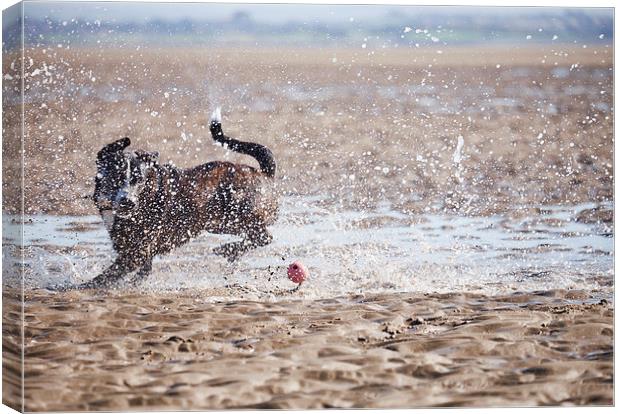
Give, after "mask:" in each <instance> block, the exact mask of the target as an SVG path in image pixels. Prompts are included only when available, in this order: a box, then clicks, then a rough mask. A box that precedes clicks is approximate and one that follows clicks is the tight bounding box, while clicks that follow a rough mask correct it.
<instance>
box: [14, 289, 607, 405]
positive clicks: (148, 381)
mask: <svg viewBox="0 0 620 414" xmlns="http://www.w3.org/2000/svg"><path fill="white" fill-rule="evenodd" d="M231 289H233V290H234V289H240V290H242V289H241V288H238V287H237V288H235V287H232V288H231ZM302 291H303V290H302ZM213 294H217V292H191V293H189V292H188V293H177V294H161V295H156V296H153V295H147V296H145V295H144V294H141V293H140V292H122V293H120V292H108V293H106V294H104V295H101V294H95V293H94V292H88V293H82V292H70V293H62V294H50V293H49V292H43V291H33V292H28V293H27V295H26V311H25V319H26V321H27V328H26V331H25V343H26V348H25V356H26V363H25V372H24V374H25V378H26V383H25V392H26V399H25V409H26V410H27V411H76V410H77V411H89V410H107V411H110V410H123V411H125V410H129V411H131V410H146V409H148V410H152V409H155V410H166V409H171V408H174V409H181V410H184V409H194V410H196V409H224V408H284V409H301V408H330V407H340V408H354V407H357V408H363V407H368V408H395V407H441V406H449V407H459V406H469V407H500V406H538V405H584V404H587V405H610V404H612V403H613V342H612V338H613V311H614V309H613V307H612V306H611V305H610V304H609V303H608V302H607V301H605V300H602V301H598V302H596V301H593V300H592V299H591V298H590V296H589V295H588V293H587V292H583V291H545V292H533V293H515V294H513V295H508V296H496V297H485V296H481V295H473V294H466V293H460V294H459V293H455V294H444V295H438V294H425V295H422V294H406V293H402V294H386V295H368V296H363V295H360V296H352V297H346V298H333V299H325V300H315V301H308V300H303V298H300V297H299V295H300V294H290V295H288V296H287V297H283V298H282V300H280V301H277V302H265V301H263V302H256V301H232V302H216V303H209V301H207V300H205V297H209V296H210V295H213ZM11 299H13V297H12V296H11V292H5V297H4V301H5V311H6V310H10V311H13V312H18V309H17V304H16V303H15V302H14V301H12V300H11ZM6 314H7V313H6V312H5V315H6ZM7 322H8V320H6V319H5V320H4V326H5V330H6V329H10V328H9V327H8V326H7ZM9 325H10V324H9ZM4 338H5V350H6V349H16V347H17V345H18V344H15V343H11V340H12V338H11V337H10V336H8V335H6V334H5V335H4ZM7 341H8V342H7ZM5 357H6V354H5ZM17 370H18V367H16V366H15V365H14V364H13V365H11V364H8V365H7V366H5V371H4V374H5V378H6V376H7V375H8V377H9V378H8V379H9V380H10V382H9V383H14V381H16V379H15V378H13V377H14V374H15V373H16V372H17ZM16 392H17V390H16V389H15V388H13V387H10V386H9V387H7V386H6V385H5V395H4V399H5V401H7V400H9V401H10V399H11V398H14V397H15V396H16V394H15V393H16Z"/></svg>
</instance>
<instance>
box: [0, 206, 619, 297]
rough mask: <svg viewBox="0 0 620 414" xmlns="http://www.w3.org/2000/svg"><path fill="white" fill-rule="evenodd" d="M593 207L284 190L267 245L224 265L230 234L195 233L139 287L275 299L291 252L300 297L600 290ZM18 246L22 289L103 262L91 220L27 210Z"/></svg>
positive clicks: (80, 273) (603, 268)
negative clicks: (408, 201) (365, 205)
mask: <svg viewBox="0 0 620 414" xmlns="http://www.w3.org/2000/svg"><path fill="white" fill-rule="evenodd" d="M595 206H596V205H594V204H588V205H579V206H572V207H566V206H562V207H559V206H558V207H548V206H545V207H543V208H544V209H545V213H546V214H545V215H535V216H528V217H525V218H524V217H520V218H518V219H517V218H510V217H507V216H493V217H462V216H440V215H407V214H402V213H399V212H396V211H393V210H392V209H391V208H390V206H389V205H382V206H380V207H379V208H378V209H376V210H375V211H363V212H362V211H339V210H335V209H334V210H332V209H325V208H322V207H320V199H319V198H308V197H304V198H302V197H287V198H286V199H285V200H284V203H283V207H282V213H281V216H280V218H279V220H278V222H277V223H276V224H275V225H274V226H273V227H272V228H271V229H272V232H273V235H274V242H273V243H272V244H271V245H269V246H267V247H264V248H259V249H256V250H254V251H252V252H250V253H249V254H247V255H245V256H244V257H243V258H242V259H240V260H239V261H238V262H237V263H235V264H229V263H228V262H227V261H226V260H225V259H223V258H221V257H219V256H215V255H214V254H212V253H211V249H212V248H213V247H215V246H217V245H219V244H220V243H223V242H226V241H230V240H233V239H235V238H234V237H232V236H218V235H212V234H207V233H205V234H203V235H201V236H200V237H198V238H196V239H195V240H193V241H192V242H191V243H189V244H187V245H185V246H182V247H180V248H178V249H176V250H175V251H174V252H173V253H172V254H170V255H167V256H163V257H158V258H156V259H155V261H154V266H153V273H152V275H151V276H150V277H149V279H148V281H147V282H145V284H144V286H141V287H140V289H142V290H146V291H160V290H183V289H219V290H220V291H224V292H225V291H226V286H230V285H238V286H243V287H244V290H245V292H247V293H248V294H249V295H250V297H254V298H257V299H269V298H276V297H277V295H278V294H277V293H274V292H282V291H283V290H285V289H290V288H292V287H294V285H293V284H292V283H291V282H290V281H289V280H288V279H287V277H286V266H287V265H288V264H289V263H290V262H292V261H293V260H301V261H303V262H304V263H305V264H306V266H307V267H308V268H309V270H310V275H311V276H310V279H309V280H308V281H307V282H306V283H305V284H304V286H303V287H302V289H301V293H300V295H301V296H303V297H307V298H325V297H334V296H339V295H346V294H352V293H355V294H357V293H371V292H372V293H377V292H395V291H411V292H455V291H471V292H479V293H486V294H498V293H509V292H513V291H535V290H546V289H586V290H589V291H591V292H594V294H595V295H599V296H601V297H610V296H611V295H612V294H613V233H612V232H613V230H612V229H610V228H607V227H606V226H605V225H603V224H584V223H581V222H577V221H576V220H575V217H576V215H577V214H578V213H579V212H580V211H582V210H584V209H589V208H592V207H595ZM605 207H608V208H613V206H611V205H609V204H608V205H605ZM4 220H5V223H3V225H4V226H5V229H10V226H14V225H15V224H11V223H13V222H14V220H13V219H11V218H10V217H5V218H4ZM7 226H8V227H7ZM11 233H12V232H11V231H6V230H5V234H8V235H10V234H11ZM24 242H25V245H26V248H25V251H24V254H25V265H26V266H25V269H26V270H25V274H24V279H25V280H24V283H25V286H26V288H46V287H51V286H56V285H70V284H75V283H81V282H84V281H87V280H89V279H91V278H93V277H94V276H96V275H97V274H98V273H99V272H101V271H102V270H103V269H105V267H106V266H108V265H109V264H110V263H111V261H112V259H113V258H114V252H113V251H112V249H111V243H110V241H109V238H108V235H107V233H106V230H105V227H104V225H103V222H102V220H101V219H100V218H99V217H97V216H85V217H84V216H82V217H67V216H43V215H37V216H30V217H26V225H25V226H24ZM11 243H14V241H12V240H10V239H7V238H6V237H5V240H4V247H3V259H4V260H5V266H4V268H3V270H4V271H3V281H4V283H5V285H17V284H18V283H19V279H18V277H19V276H18V275H17V274H16V272H15V269H16V267H15V266H16V264H15V262H14V259H13V258H14V257H16V256H18V254H17V253H18V252H17V248H16V247H15V245H13V244H11ZM12 260H13V264H12V265H11V261H12ZM222 289H223V290H222ZM232 295H233V293H232V291H231V296H232Z"/></svg>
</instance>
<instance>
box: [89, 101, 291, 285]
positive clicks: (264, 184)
mask: <svg viewBox="0 0 620 414" xmlns="http://www.w3.org/2000/svg"><path fill="white" fill-rule="evenodd" d="M210 130H211V135H212V137H213V139H214V140H215V141H217V142H220V143H221V144H223V145H224V146H227V147H228V148H229V149H230V150H232V151H236V152H239V153H242V154H247V155H250V156H252V157H254V158H255V159H256V160H257V161H258V163H259V165H260V168H259V169H256V168H254V167H251V166H248V165H243V164H233V163H230V162H221V161H214V162H208V163H206V164H202V165H198V166H196V167H193V168H189V169H180V168H177V167H175V166H173V165H171V164H164V165H161V164H159V154H158V153H157V152H146V151H140V150H137V151H126V148H127V147H129V145H130V143H131V142H130V140H129V138H122V139H119V140H117V141H115V142H113V143H111V144H108V145H106V146H104V147H103V149H101V150H100V151H99V153H98V154H97V176H96V179H95V192H94V196H93V198H94V201H95V204H96V206H97V208H98V209H99V212H100V214H101V217H102V219H103V220H104V223H105V225H106V228H107V230H108V233H109V235H110V238H111V239H112V245H113V247H114V250H115V251H116V253H117V258H116V260H115V261H114V263H113V264H112V265H111V266H110V267H108V268H107V269H106V270H105V271H103V272H102V273H101V274H100V275H98V276H97V277H95V278H94V279H92V280H91V281H89V282H87V283H85V284H83V285H80V288H99V287H110V286H113V285H115V284H117V283H119V282H120V281H121V280H124V279H125V277H126V276H127V275H129V274H131V273H133V272H135V275H134V276H133V277H132V278H131V279H129V282H131V283H134V284H135V283H139V282H141V281H142V280H144V279H145V278H146V277H147V276H148V274H149V273H150V271H151V267H152V261H153V258H154V257H155V256H157V255H161V254H166V253H168V252H170V251H171V250H172V249H174V248H175V247H177V246H180V245H182V244H184V243H187V242H188V241H190V240H191V239H192V238H193V237H196V236H198V235H199V234H200V233H201V232H203V231H206V232H210V233H216V234H232V235H238V236H241V237H242V240H241V241H238V242H232V243H227V244H224V245H222V246H219V247H218V248H216V249H214V252H215V253H216V254H219V255H223V256H225V257H227V258H228V260H229V261H234V260H236V259H237V258H238V257H239V256H241V255H242V254H244V253H245V252H247V251H248V250H250V249H253V248H256V247H259V246H265V245H267V244H269V243H270V242H271V240H272V236H271V234H270V233H269V231H268V230H267V226H268V225H270V224H273V223H274V222H275V220H276V217H277V214H278V206H279V202H278V196H277V194H276V189H275V185H274V176H275V171H276V163H275V160H274V157H273V154H272V153H271V151H270V150H269V149H268V148H266V147H264V146H262V145H260V144H255V143H249V142H243V141H238V140H236V139H233V138H230V137H228V136H226V135H224V133H223V131H222V125H221V115H220V111H219V108H218V109H217V110H216V111H215V112H214V113H213V115H212V117H211V121H210Z"/></svg>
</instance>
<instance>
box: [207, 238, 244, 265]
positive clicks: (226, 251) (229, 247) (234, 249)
mask: <svg viewBox="0 0 620 414" xmlns="http://www.w3.org/2000/svg"><path fill="white" fill-rule="evenodd" d="M213 253H214V254H216V255H218V256H223V257H225V258H227V259H228V261H229V262H230V263H232V262H234V261H235V260H237V259H238V258H239V243H226V244H222V245H221V246H218V247H215V248H214V249H213Z"/></svg>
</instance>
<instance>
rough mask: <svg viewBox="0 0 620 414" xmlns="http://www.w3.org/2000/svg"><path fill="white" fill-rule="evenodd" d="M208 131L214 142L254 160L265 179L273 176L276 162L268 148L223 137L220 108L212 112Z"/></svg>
mask: <svg viewBox="0 0 620 414" xmlns="http://www.w3.org/2000/svg"><path fill="white" fill-rule="evenodd" d="M209 129H210V130H211V135H212V136H213V139H214V140H215V141H217V142H219V143H221V144H224V145H226V146H228V148H229V149H230V150H231V151H235V152H239V153H241V154H247V155H249V156H252V157H254V158H256V161H258V164H259V165H260V169H261V171H262V172H263V174H265V175H266V176H267V177H273V176H275V174H276V161H275V160H274V158H273V153H272V152H271V151H270V150H269V148H267V147H265V146H263V145H260V144H255V143H253V142H244V141H239V140H236V139H234V138H230V137H227V136H226V135H224V132H223V131H222V112H221V108H220V107H217V108H216V109H215V111H213V114H212V115H211V122H210V125H209Z"/></svg>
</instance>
